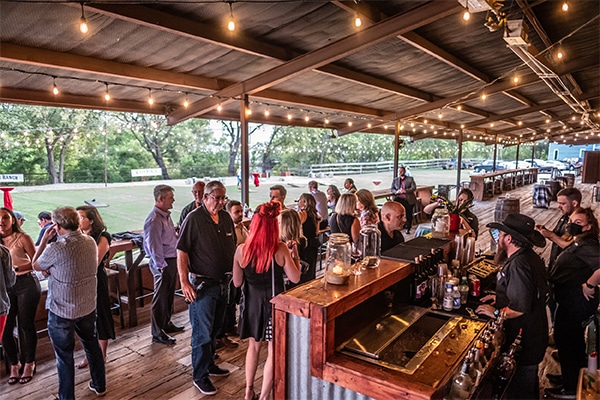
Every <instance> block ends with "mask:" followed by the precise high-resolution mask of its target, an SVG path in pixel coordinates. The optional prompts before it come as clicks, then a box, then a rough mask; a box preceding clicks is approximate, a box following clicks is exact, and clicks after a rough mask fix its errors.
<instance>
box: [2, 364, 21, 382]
mask: <svg viewBox="0 0 600 400" xmlns="http://www.w3.org/2000/svg"><path fill="white" fill-rule="evenodd" d="M16 366H18V367H19V369H20V368H21V366H20V365H19V364H17V365H16ZM16 366H14V365H11V366H10V369H11V372H12V369H13V367H16ZM19 369H17V374H19V375H20V374H21V373H20V372H19ZM19 375H17V376H10V377H9V378H8V381H7V382H6V383H8V384H9V385H15V384H17V383H19V379H21V378H20V377H19Z"/></svg>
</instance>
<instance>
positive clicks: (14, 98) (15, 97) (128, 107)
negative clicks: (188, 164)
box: [0, 87, 168, 115]
mask: <svg viewBox="0 0 600 400" xmlns="http://www.w3.org/2000/svg"><path fill="white" fill-rule="evenodd" d="M0 102H3V103H16V104H26V105H30V106H49V107H65V108H81V109H93V110H104V111H121V112H132V113H145V114H160V115H164V113H165V109H166V108H167V107H168V105H166V104H157V103H155V104H154V105H153V106H152V107H150V106H149V105H148V103H147V102H145V101H131V100H119V99H111V100H110V102H106V101H105V100H104V99H102V98H101V97H99V96H79V95H77V96H74V95H70V94H68V93H60V94H59V95H56V96H55V95H53V94H52V93H50V91H48V90H39V91H38V90H23V89H16V88H10V87H2V88H0Z"/></svg>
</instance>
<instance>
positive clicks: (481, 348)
mask: <svg viewBox="0 0 600 400" xmlns="http://www.w3.org/2000/svg"><path fill="white" fill-rule="evenodd" d="M475 347H477V351H478V353H479V362H480V363H481V366H482V367H483V368H485V367H486V365H487V364H488V359H487V358H486V357H485V351H484V344H483V340H481V339H477V342H475Z"/></svg>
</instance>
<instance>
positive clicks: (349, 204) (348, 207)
mask: <svg viewBox="0 0 600 400" xmlns="http://www.w3.org/2000/svg"><path fill="white" fill-rule="evenodd" d="M356 203H357V199H356V195H355V194H353V193H344V194H343V195H341V196H340V199H339V200H338V203H337V204H336V206H335V212H334V213H333V214H331V216H330V217H329V227H330V229H331V233H345V234H347V235H348V236H350V242H351V243H358V238H359V237H360V222H359V220H358V218H356V217H355V216H354V213H355V212H356Z"/></svg>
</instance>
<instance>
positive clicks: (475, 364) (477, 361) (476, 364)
mask: <svg viewBox="0 0 600 400" xmlns="http://www.w3.org/2000/svg"><path fill="white" fill-rule="evenodd" d="M470 351H471V353H472V354H473V363H472V364H471V368H473V369H474V370H475V371H478V372H479V375H480V376H481V374H483V364H481V361H480V357H479V354H480V353H479V349H478V348H477V347H476V346H473V348H472V349H471V350H470Z"/></svg>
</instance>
